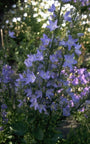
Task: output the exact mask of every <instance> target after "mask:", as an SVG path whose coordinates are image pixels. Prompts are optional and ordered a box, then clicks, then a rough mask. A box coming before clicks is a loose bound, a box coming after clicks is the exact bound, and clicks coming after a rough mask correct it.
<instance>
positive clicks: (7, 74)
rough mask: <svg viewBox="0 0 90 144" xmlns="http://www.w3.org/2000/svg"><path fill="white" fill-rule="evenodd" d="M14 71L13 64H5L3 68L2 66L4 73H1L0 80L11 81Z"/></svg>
mask: <svg viewBox="0 0 90 144" xmlns="http://www.w3.org/2000/svg"><path fill="white" fill-rule="evenodd" d="M13 73H14V71H13V70H12V69H11V66H9V65H4V66H3V68H2V73H1V74H0V75H1V76H0V77H1V78H0V82H2V83H5V84H7V83H9V82H11V81H12V78H11V76H12V74H13Z"/></svg>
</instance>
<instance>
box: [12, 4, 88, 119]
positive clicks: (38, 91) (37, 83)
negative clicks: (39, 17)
mask: <svg viewBox="0 0 90 144" xmlns="http://www.w3.org/2000/svg"><path fill="white" fill-rule="evenodd" d="M49 11H51V12H53V15H54V14H55V6H54V5H52V7H51V8H50V9H49ZM68 14H69V13H68ZM68 14H66V15H65V19H66V20H69V21H70V22H71V19H70V18H69V17H68ZM47 28H48V29H49V30H50V33H52V31H53V34H54V33H55V31H56V29H59V25H58V20H57V19H52V20H49V25H48V26H47ZM57 41H58V37H57V36H56V38H55V36H51V37H50V38H49V37H48V36H47V35H46V34H43V38H41V42H42V44H41V45H40V47H39V48H38V50H37V53H36V54H30V55H27V56H28V58H27V59H26V60H25V62H24V63H25V65H26V68H27V69H26V71H24V73H23V74H20V78H19V79H17V80H16V83H15V84H16V86H18V87H19V85H20V84H21V85H22V88H23V90H24V93H25V95H26V96H27V99H28V101H29V105H30V108H32V107H33V108H34V109H35V110H38V111H39V112H40V113H42V112H45V113H46V114H49V112H50V111H52V110H57V109H58V108H59V109H61V110H62V113H63V115H64V116H69V115H70V111H71V108H72V107H77V105H80V100H81V99H83V96H84V95H83V94H81V93H82V92H83V93H85V95H86V96H87V95H88V92H89V89H90V87H88V86H86V87H84V85H88V83H89V80H88V78H89V79H90V77H89V74H88V72H85V73H82V71H83V69H77V68H74V67H73V66H74V65H75V64H77V61H76V60H75V55H77V56H79V55H80V54H81V51H80V47H81V45H79V43H78V39H73V38H72V36H71V35H69V36H68V40H67V41H64V40H62V41H61V40H60V41H59V46H61V47H62V48H61V49H57V48H56V49H55V48H54V47H57ZM66 49H67V51H66ZM70 51H71V53H70ZM69 53H70V54H69ZM71 73H72V75H70V74H71ZM80 73H82V74H80ZM77 85H78V88H79V86H81V87H80V88H83V91H82V92H81V93H80V92H78V91H77V92H76V90H77V87H76V90H75V91H74V90H73V89H74V88H75V86H77Z"/></svg>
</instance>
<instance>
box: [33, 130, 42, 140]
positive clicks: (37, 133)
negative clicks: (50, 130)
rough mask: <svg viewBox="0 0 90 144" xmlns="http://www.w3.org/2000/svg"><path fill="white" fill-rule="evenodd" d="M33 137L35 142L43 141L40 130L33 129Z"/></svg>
mask: <svg viewBox="0 0 90 144" xmlns="http://www.w3.org/2000/svg"><path fill="white" fill-rule="evenodd" d="M34 137H35V139H37V140H43V137H44V133H43V130H42V129H41V128H37V129H34Z"/></svg>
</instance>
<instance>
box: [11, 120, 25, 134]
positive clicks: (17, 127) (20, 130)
mask: <svg viewBox="0 0 90 144" xmlns="http://www.w3.org/2000/svg"><path fill="white" fill-rule="evenodd" d="M12 129H13V132H14V133H15V134H17V135H19V136H23V135H24V134H25V133H26V131H27V126H26V125H25V123H24V122H22V121H18V122H16V123H14V124H13V126H12Z"/></svg>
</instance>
